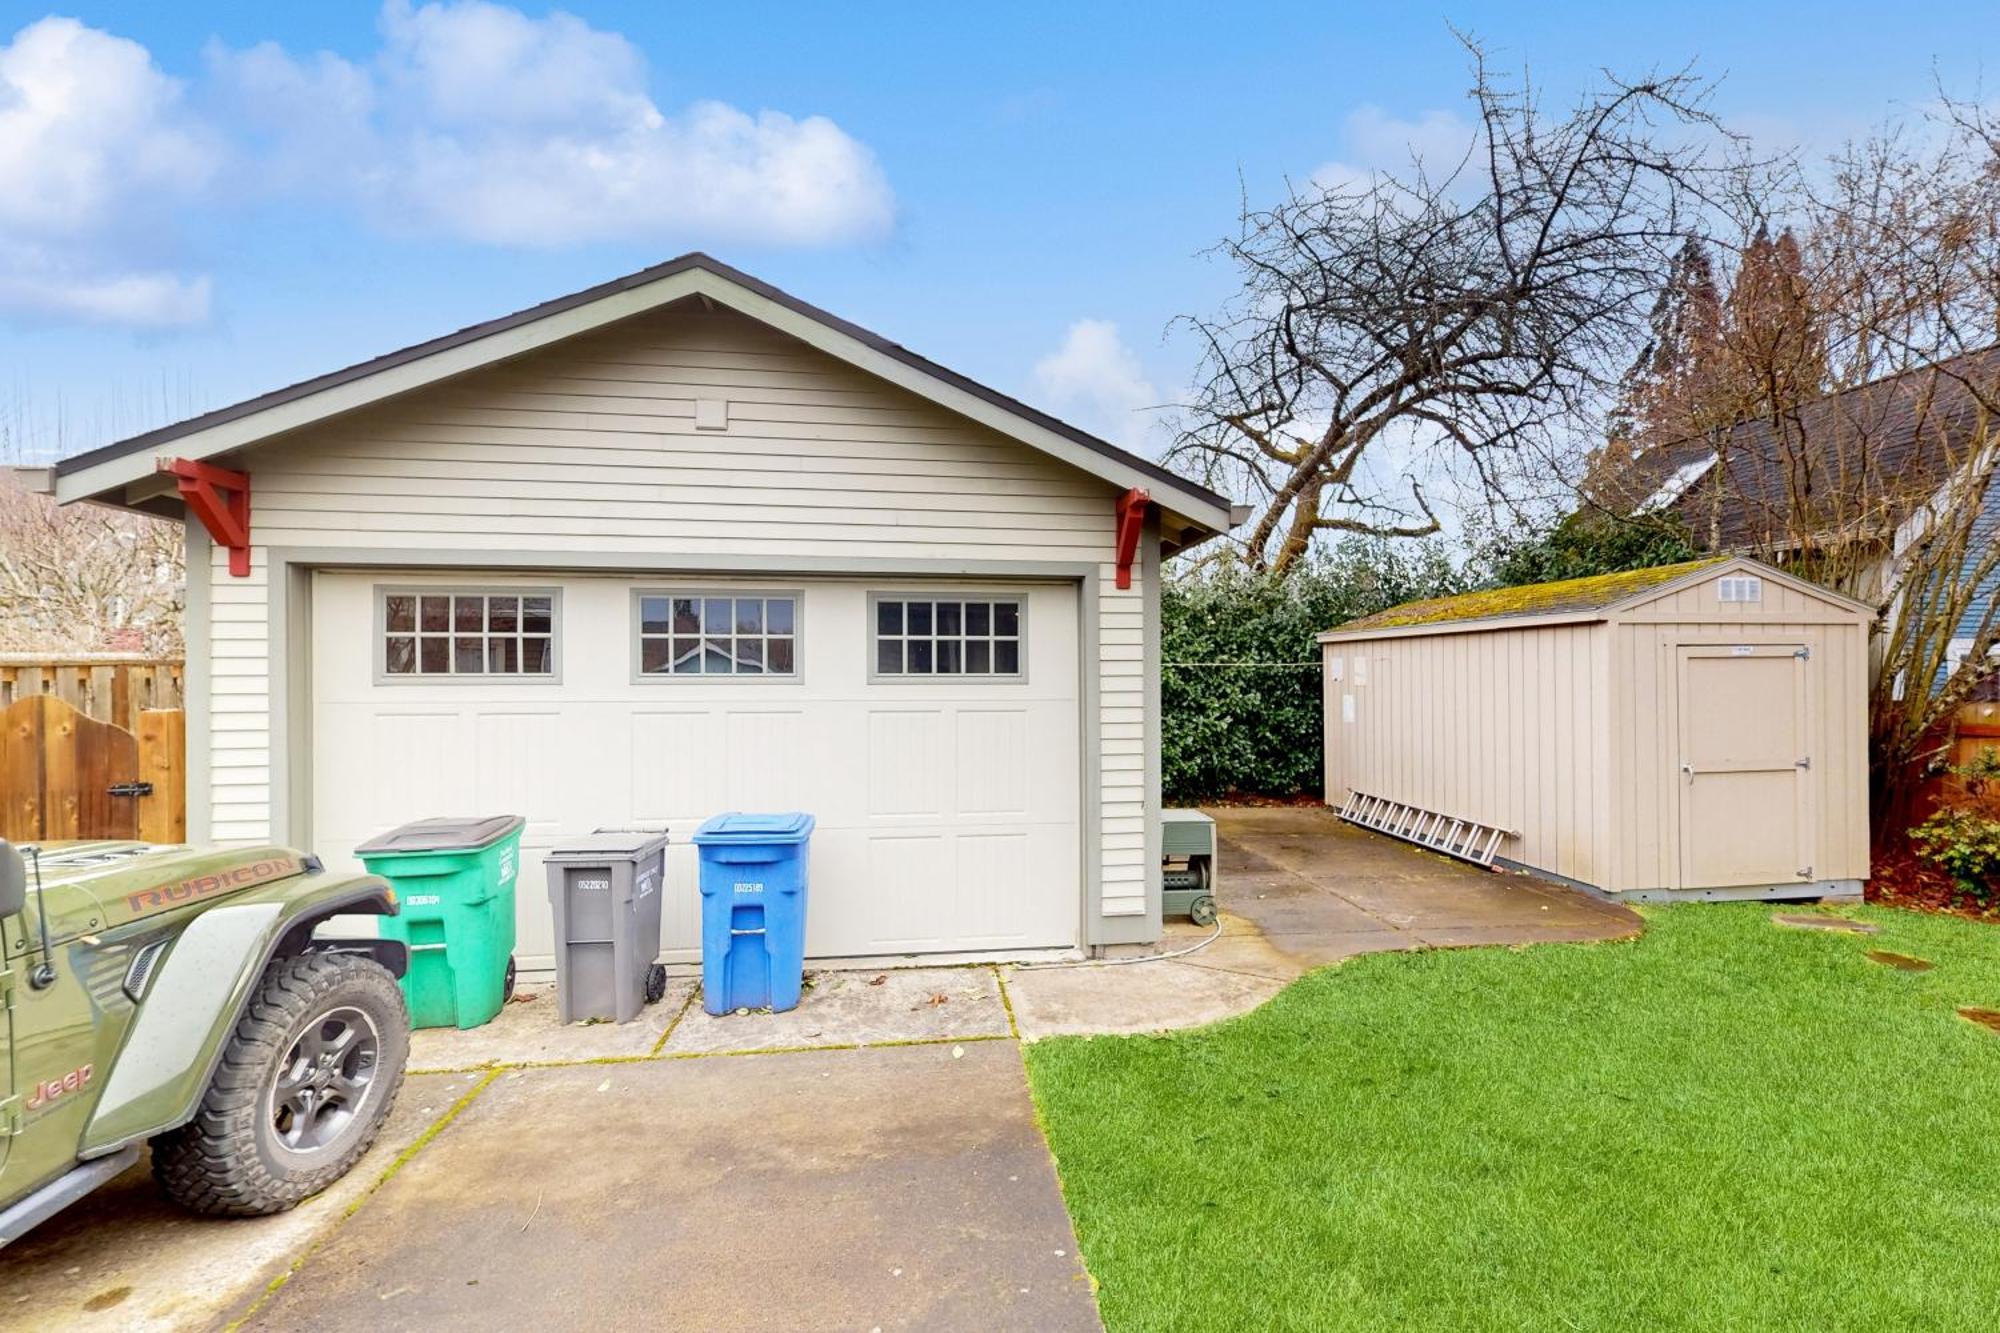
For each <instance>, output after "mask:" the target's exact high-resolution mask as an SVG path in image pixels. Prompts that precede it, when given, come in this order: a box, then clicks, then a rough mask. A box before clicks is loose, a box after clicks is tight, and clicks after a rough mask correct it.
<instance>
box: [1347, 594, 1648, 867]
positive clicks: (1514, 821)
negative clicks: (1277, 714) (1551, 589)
mask: <svg viewBox="0 0 2000 1333" xmlns="http://www.w3.org/2000/svg"><path fill="white" fill-rule="evenodd" d="M1602 634H1603V627H1602V626H1596V625H1573V626H1561V627H1553V628H1548V629H1521V630H1500V631H1494V632H1488V633H1479V634H1436V635H1421V636H1416V637H1408V638H1383V639H1370V640H1360V641H1351V642H1336V643H1330V644H1327V645H1326V648H1325V655H1326V658H1327V660H1328V662H1329V664H1330V663H1331V661H1332V659H1333V658H1336V657H1339V658H1343V659H1344V661H1343V664H1342V673H1343V675H1344V677H1345V679H1344V680H1342V681H1340V682H1338V683H1336V682H1334V681H1333V680H1332V679H1331V676H1332V671H1331V669H1330V668H1329V670H1328V672H1327V675H1328V677H1329V679H1328V683H1327V687H1326V688H1327V798H1328V800H1330V801H1332V802H1333V803H1335V804H1338V803H1339V802H1340V800H1341V799H1342V798H1343V797H1344V796H1345V794H1346V793H1347V792H1348V791H1364V792H1367V793H1368V794H1369V795H1371V796H1383V797H1387V798H1389V799H1390V800H1394V801H1403V802H1406V803H1408V804H1411V805H1416V806H1419V807H1421V808H1423V809H1426V810H1435V811H1438V812H1440V813H1443V814H1447V815H1452V816H1456V817H1460V818H1465V819H1472V820H1477V821H1478V822H1480V823H1482V824H1488V825H1493V826H1497V827H1500V828H1505V829H1509V830H1512V831H1514V832H1516V833H1518V834H1519V835H1520V836H1518V837H1510V838H1508V839H1506V840H1505V841H1504V842H1503V843H1502V844H1501V847H1500V854H1501V855H1502V856H1505V857H1509V858H1511V859H1513V860H1517V861H1522V862H1525V863H1527V864H1529V865H1534V866H1539V867H1541V868H1543V869H1546V870H1552V871H1554V872H1555V873H1557V874H1560V875H1565V876H1568V877H1569V878H1571V879H1579V880H1583V881H1585V882H1586V883H1591V882H1595V880H1594V877H1595V876H1596V875H1597V874H1598V873H1599V865H1600V861H1599V858H1600V856H1601V855H1602V850H1601V849H1602V846H1603V842H1604V839H1605V837H1606V836H1607V835H1606V833H1605V827H1606V822H1607V818H1606V815H1605V813H1604V809H1603V807H1604V803H1605V801H1606V798H1607V795H1608V793H1607V791H1606V785H1607V784H1606V781H1605V769H1604V765H1605V764H1606V763H1607V762H1608V751H1607V748H1606V746H1604V745H1603V744H1602V743H1601V728H1600V727H1599V725H1598V724H1597V722H1596V721H1595V719H1596V718H1597V717H1599V716H1602V715H1604V714H1605V713H1606V712H1607V710H1608V707H1609V705H1608V702H1604V701H1602V696H1603V694H1604V686H1603V670H1602V662H1603V652H1602V649H1601V648H1600V646H1599V644H1598V642H1597V640H1598V639H1599V638H1601V637H1602ZM1357 657H1365V658H1366V659H1367V662H1368V665H1367V668H1366V673H1365V674H1366V683H1365V684H1364V683H1362V682H1361V681H1360V680H1359V679H1358V673H1357V669H1356V658H1357ZM1343 693H1346V694H1351V695H1352V696H1353V698H1354V721H1353V722H1352V723H1348V722H1345V721H1344V720H1343V718H1344V716H1345V714H1344V711H1343V710H1344V704H1343V702H1342V695H1343Z"/></svg>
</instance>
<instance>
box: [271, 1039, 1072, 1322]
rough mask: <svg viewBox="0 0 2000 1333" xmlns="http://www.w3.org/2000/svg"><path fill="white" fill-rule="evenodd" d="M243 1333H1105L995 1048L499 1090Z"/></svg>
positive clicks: (771, 1063)
mask: <svg viewBox="0 0 2000 1333" xmlns="http://www.w3.org/2000/svg"><path fill="white" fill-rule="evenodd" d="M247 1327H249V1328H254V1329H287V1330H289V1329H301V1328H312V1329H315V1330H327V1331H328V1333H338V1331H339V1330H369V1331H370V1333H373V1331H374V1330H393V1329H422V1330H432V1329H440V1328H482V1327H493V1328H500V1327H505V1328H522V1329H533V1328H618V1327H632V1328H650V1327H676V1328H704V1329H706V1328H718V1329H719V1328H727V1329H787V1330H789V1329H800V1328H845V1329H864V1330H865V1329H873V1328H879V1329H913V1328H927V1329H928V1328H937V1329H975V1328H976V1329H1048V1330H1065V1329H1095V1328H1097V1327H1098V1321H1097V1313H1096V1308H1095V1302H1094V1300H1093V1298H1092V1295H1091V1290H1090V1282H1089V1278H1088V1277H1087V1275H1086V1274H1085V1272H1084V1270H1083V1268H1082V1266H1081V1264H1080V1263H1079V1261H1078V1258H1077V1249H1076V1241H1075V1237H1074V1235H1073V1233H1072V1232H1071V1229H1070V1223H1069V1217H1068V1214H1067V1213H1066V1212H1065V1211H1064V1209H1063V1202H1062V1195H1061V1192H1060V1191H1059V1189H1058V1188H1057V1184H1056V1176H1055V1169H1054V1164H1053V1163H1052V1162H1051V1160H1050V1158H1049V1152H1048V1148H1047V1146H1046V1145H1045V1144H1044V1143H1043V1141H1042V1137H1041V1135H1040V1133H1039V1132H1038V1131H1037V1129H1036V1127H1035V1122H1034V1114H1033V1110H1032V1107H1031V1105H1030V1103H1029V1099H1028V1092H1027V1081H1026V1077H1025V1075H1024V1072H1023V1070H1022V1068H1021V1059H1020V1051H1019V1047H1018V1046H1017V1045H1016V1044H1015V1043H1013V1042H1010V1041H996V1042H982V1043H977V1044H974V1045H970V1046H965V1047H962V1048H960V1049H959V1058H956V1059H955V1058H953V1051H952V1048H950V1047H947V1046H921V1047H897V1048H888V1049H879V1050H868V1051H814V1052H808V1053H803V1054H790V1055H770V1056H756V1057H733V1058H717V1059H710V1060H669V1061H662V1062H657V1063H647V1064H635V1065H615V1066H604V1065H600V1066H596V1067H592V1068H583V1067H575V1068H568V1069H531V1070H526V1071H522V1072H521V1073H520V1075H519V1077H513V1076H503V1077H502V1078H500V1079H498V1080H495V1081H494V1082H493V1083H492V1084H491V1085H490V1086H489V1087H488V1088H487V1090H486V1092H485V1093H484V1094H482V1095H481V1097H480V1099H479V1100H478V1101H476V1102H474V1103H473V1104H472V1106H471V1107H470V1108H468V1109H467V1111H466V1112H465V1113H464V1114H463V1115H461V1116H460V1117H459V1118H458V1120H457V1121H455V1122H454V1123H453V1125H452V1127H451V1130H450V1131H449V1132H448V1133H447V1134H445V1135H442V1136H440V1137H439V1139H438V1140H437V1141H436V1142H434V1143H432V1144H431V1145H430V1146H429V1148H427V1149H426V1150H425V1151H424V1152H423V1153H421V1154H419V1155H418V1156H417V1157H415V1158H414V1159H412V1161H411V1162H410V1163H409V1165H408V1166H406V1167H405V1168H404V1169H403V1170H402V1171H401V1172H399V1173H398V1174H397V1175H396V1177H395V1178H394V1179H393V1180H391V1181H390V1182H389V1183H388V1184H387V1185H385V1186H384V1187H383V1188H382V1189H381V1190H380V1191H378V1192H377V1193H376V1194H375V1196H374V1197H373V1198H372V1199H370V1200H369V1203H368V1206H367V1207H366V1208H364V1209H362V1210H361V1211H360V1212H359V1213H357V1214H356V1215H355V1216H354V1217H353V1218H352V1219H351V1220H350V1221H349V1222H348V1223H347V1224H346V1225H345V1226H343V1227H342V1228H340V1230H339V1231H338V1232H337V1233H336V1234H335V1235H334V1237H333V1239H332V1240H330V1241H329V1242H328V1243H327V1244H326V1245H325V1246H323V1247H322V1248H321V1249H320V1250H318V1251H317V1252H316V1253H314V1254H313V1255H312V1257H311V1258H310V1259H308V1260H307V1262H306V1263H305V1264H304V1265H303V1266H302V1267H301V1268H300V1270H299V1271H298V1272H297V1273H296V1274H295V1275H294V1276H293V1277H292V1279H291V1281H289V1282H287V1283H286V1284H285V1285H284V1286H283V1287H281V1288H279V1289H278V1290H277V1291H276V1292H275V1293H274V1294H273V1295H272V1296H271V1298H270V1299H269V1300H268V1301H267V1302H266V1303H265V1304H264V1305H263V1306H262V1307H261V1308H259V1309H257V1310H256V1311H254V1312H253V1313H252V1315H251V1317H250V1319H249V1321H248V1324H247Z"/></svg>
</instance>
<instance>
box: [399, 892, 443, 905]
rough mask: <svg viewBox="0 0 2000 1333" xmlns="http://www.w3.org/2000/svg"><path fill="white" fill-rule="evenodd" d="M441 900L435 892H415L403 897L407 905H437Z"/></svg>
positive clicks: (404, 903)
mask: <svg viewBox="0 0 2000 1333" xmlns="http://www.w3.org/2000/svg"><path fill="white" fill-rule="evenodd" d="M440 901H441V899H440V898H439V896H438V895H437V894H435V893H413V894H411V895H409V896H408V897H407V898H405V899H403V906H405V907H436V906H437V905H438V903H439V902H440Z"/></svg>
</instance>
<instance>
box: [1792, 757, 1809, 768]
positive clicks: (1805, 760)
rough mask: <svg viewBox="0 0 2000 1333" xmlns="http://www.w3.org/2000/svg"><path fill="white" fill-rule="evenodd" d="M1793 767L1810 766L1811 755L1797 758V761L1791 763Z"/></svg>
mask: <svg viewBox="0 0 2000 1333" xmlns="http://www.w3.org/2000/svg"><path fill="white" fill-rule="evenodd" d="M1793 767H1794V768H1811V767H1812V756H1811V755H1807V756H1806V757H1805V758H1803V759H1801V760H1799V761H1798V762H1797V763H1795V764H1794V765H1793Z"/></svg>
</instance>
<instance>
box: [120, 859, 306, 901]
mask: <svg viewBox="0 0 2000 1333" xmlns="http://www.w3.org/2000/svg"><path fill="white" fill-rule="evenodd" d="M304 869H305V867H304V866H303V865H301V864H300V863H299V861H298V859H297V858H296V857H291V856H273V857H269V858H267V859H265V860H262V861H252V862H250V863H249V864H248V865H240V866H232V867H230V868H229V869H228V870H218V871H216V872H215V873H214V874H213V875H197V876H195V877H194V878H193V879H184V880H182V881H181V882H180V883H178V884H167V885H163V886H161V887H160V888H157V889H145V890H142V891H140V892H138V893H134V894H131V895H129V896H128V897H127V898H126V899H125V905H126V906H127V907H129V908H131V909H132V910H133V911H135V912H142V913H144V912H160V911H165V910H166V909H167V908H169V907H178V906H180V905H181V904H182V903H191V902H196V901H199V900H200V899H203V898H207V897H209V896H211V895H213V894H217V893H232V892H234V891H235V890H237V889H241V888H247V887H248V886H249V885H252V884H261V883H263V882H264V881H265V880H267V879H283V878H285V876H287V875H296V874H298V873H300V872H301V871H302V870H304Z"/></svg>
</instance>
